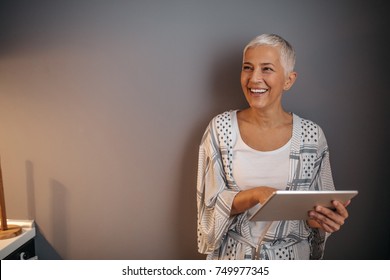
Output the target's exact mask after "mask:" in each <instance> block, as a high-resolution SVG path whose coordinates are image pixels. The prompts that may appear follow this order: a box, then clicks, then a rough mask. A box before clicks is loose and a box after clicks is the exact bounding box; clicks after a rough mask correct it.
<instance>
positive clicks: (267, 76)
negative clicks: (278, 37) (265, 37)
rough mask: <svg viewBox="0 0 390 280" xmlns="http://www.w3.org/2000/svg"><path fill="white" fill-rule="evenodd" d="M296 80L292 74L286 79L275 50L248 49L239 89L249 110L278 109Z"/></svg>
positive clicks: (262, 47)
mask: <svg viewBox="0 0 390 280" xmlns="http://www.w3.org/2000/svg"><path fill="white" fill-rule="evenodd" d="M295 78H296V73H295V72H291V73H289V74H287V76H286V74H285V71H284V68H283V65H282V63H281V58H280V51H279V48H278V47H273V46H268V45H261V46H256V47H251V48H249V49H248V50H247V51H246V53H245V54H244V59H243V64H242V70H241V87H242V90H243V92H244V94H245V97H246V100H247V101H248V104H249V106H250V107H251V108H256V109H271V108H281V107H282V104H281V103H282V95H283V92H284V91H286V90H288V89H290V87H291V86H292V85H293V83H294V81H295Z"/></svg>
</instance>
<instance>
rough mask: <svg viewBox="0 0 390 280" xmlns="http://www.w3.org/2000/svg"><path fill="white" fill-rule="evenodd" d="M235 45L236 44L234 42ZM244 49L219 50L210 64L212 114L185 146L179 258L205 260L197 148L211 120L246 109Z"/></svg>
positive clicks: (198, 124)
mask: <svg viewBox="0 0 390 280" xmlns="http://www.w3.org/2000/svg"><path fill="white" fill-rule="evenodd" d="M232 47H234V45H232ZM241 59H242V57H241V50H239V49H236V50H231V49H230V50H222V51H221V50H219V52H218V53H217V55H216V56H215V57H214V64H213V65H212V66H211V67H212V69H211V73H212V74H211V83H210V93H209V96H210V98H209V99H207V100H205V101H204V102H205V106H207V107H209V108H210V109H209V113H208V114H205V115H204V116H202V117H200V118H199V121H198V122H197V123H196V124H195V125H194V126H193V129H192V133H191V135H189V138H188V141H187V143H186V145H185V150H184V151H183V158H182V170H181V179H180V184H179V185H180V190H179V191H178V193H179V197H180V199H179V201H178V210H177V215H178V216H177V221H178V222H177V225H178V226H177V229H176V232H177V234H178V236H177V244H176V246H177V248H178V256H179V258H180V259H205V258H206V256H205V255H201V254H199V253H198V248H197V208H196V207H197V206H196V179H197V169H198V148H199V144H200V141H201V139H202V135H203V133H204V131H205V129H206V126H207V125H208V123H209V122H210V121H211V119H212V118H213V117H214V116H216V115H217V114H219V113H222V112H224V111H226V110H232V109H239V108H245V107H246V106H247V103H246V101H245V98H244V96H243V94H242V90H241V86H240V70H241Z"/></svg>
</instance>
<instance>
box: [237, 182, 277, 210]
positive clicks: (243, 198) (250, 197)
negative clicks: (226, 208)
mask: <svg viewBox="0 0 390 280" xmlns="http://www.w3.org/2000/svg"><path fill="white" fill-rule="evenodd" d="M275 191H276V189H274V188H271V187H256V188H253V189H249V190H245V191H240V192H239V193H238V194H237V195H236V196H235V197H234V200H233V204H232V209H231V212H230V215H231V216H233V215H237V214H240V213H242V212H245V211H246V210H248V209H250V208H252V207H253V206H255V205H256V204H258V203H260V204H263V203H264V202H265V201H266V200H267V199H268V197H269V196H270V195H271V194H272V193H274V192H275Z"/></svg>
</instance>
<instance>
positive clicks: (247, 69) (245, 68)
mask: <svg viewBox="0 0 390 280" xmlns="http://www.w3.org/2000/svg"><path fill="white" fill-rule="evenodd" d="M251 69H252V67H250V66H248V65H244V66H242V70H244V71H249V70H251Z"/></svg>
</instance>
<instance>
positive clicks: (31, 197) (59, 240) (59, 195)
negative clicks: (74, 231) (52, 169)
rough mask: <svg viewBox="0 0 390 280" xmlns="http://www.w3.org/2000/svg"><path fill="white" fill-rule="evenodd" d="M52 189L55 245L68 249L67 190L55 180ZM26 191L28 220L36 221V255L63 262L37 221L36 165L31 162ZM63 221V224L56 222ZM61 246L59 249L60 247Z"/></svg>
mask: <svg viewBox="0 0 390 280" xmlns="http://www.w3.org/2000/svg"><path fill="white" fill-rule="evenodd" d="M50 187H51V189H52V192H51V194H52V197H51V198H52V200H51V201H52V209H53V211H52V219H53V225H54V226H53V236H54V245H55V246H57V248H61V249H66V242H65V243H64V240H66V239H65V234H64V228H66V224H65V219H64V217H63V216H64V213H65V198H66V196H65V188H64V186H63V185H62V184H60V183H59V182H57V181H55V180H51V184H50ZM26 189H27V210H28V219H30V220H34V221H35V228H36V238H35V248H36V254H37V256H38V258H39V259H41V260H61V259H62V257H61V256H60V255H59V254H58V253H57V251H56V250H55V249H54V247H53V246H52V245H51V244H50V243H49V242H48V241H47V239H46V238H45V236H44V235H43V233H42V231H41V229H40V226H39V221H36V206H35V205H36V203H35V201H36V200H35V191H36V190H35V180H34V165H33V163H32V162H31V161H30V160H27V161H26ZM55 221H61V222H57V223H56V222H55ZM58 246H59V247H58Z"/></svg>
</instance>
